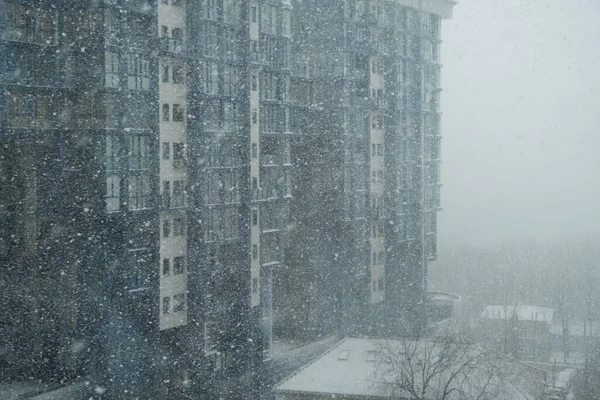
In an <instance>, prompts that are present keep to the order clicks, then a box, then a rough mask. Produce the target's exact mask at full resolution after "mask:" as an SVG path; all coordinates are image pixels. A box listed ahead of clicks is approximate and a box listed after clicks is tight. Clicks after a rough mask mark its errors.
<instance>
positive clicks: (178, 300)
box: [173, 293, 185, 312]
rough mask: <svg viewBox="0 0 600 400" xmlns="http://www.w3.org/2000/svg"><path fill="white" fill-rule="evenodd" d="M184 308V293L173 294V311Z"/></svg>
mask: <svg viewBox="0 0 600 400" xmlns="http://www.w3.org/2000/svg"><path fill="white" fill-rule="evenodd" d="M184 310H185V294H183V293H182V294H176V295H175V296H173V312H180V311H184Z"/></svg>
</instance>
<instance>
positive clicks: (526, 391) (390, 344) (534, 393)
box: [274, 338, 546, 400]
mask: <svg viewBox="0 0 600 400" xmlns="http://www.w3.org/2000/svg"><path fill="white" fill-rule="evenodd" d="M450 343H451V342H450ZM457 343H458V342H457ZM450 346H452V344H451V345H450ZM458 346H466V347H460V349H461V350H464V351H460V352H454V351H453V349H452V350H449V345H448V343H446V342H432V341H427V340H422V341H418V342H414V341H404V340H384V339H365V338H361V339H357V338H346V339H344V340H342V341H340V342H339V343H338V344H337V345H335V346H334V347H333V348H331V349H330V350H329V351H328V352H326V353H325V354H323V355H322V356H320V357H319V358H317V359H315V360H314V361H313V362H311V363H310V364H308V365H306V366H305V367H303V368H302V369H300V370H299V371H297V372H296V373H294V374H293V375H291V376H290V377H288V378H287V379H285V380H284V381H283V382H281V383H280V384H278V385H277V386H276V387H275V389H274V390H275V393H276V396H277V397H276V398H277V400H318V399H331V398H336V399H344V400H350V399H352V400H363V399H364V400H367V399H369V400H374V399H384V398H385V399H388V398H395V399H409V398H413V396H412V395H410V394H409V392H408V391H406V389H404V388H403V387H401V385H400V384H399V383H398V382H400V381H405V380H406V379H405V378H407V377H406V376H404V377H403V376H400V373H398V372H395V371H398V370H406V368H395V367H396V366H400V365H403V366H405V365H406V360H405V359H404V358H403V355H406V354H407V353H410V354H411V356H412V357H413V358H411V361H412V362H413V364H414V365H421V366H423V365H425V366H431V367H434V365H433V364H431V363H432V361H430V360H437V359H440V358H441V359H444V360H446V361H445V364H444V366H443V368H444V373H442V374H440V375H437V374H436V375H435V376H432V379H431V382H433V383H431V384H429V385H428V386H427V387H428V390H427V392H426V393H427V394H426V397H425V398H431V399H437V398H440V396H439V394H440V391H441V390H442V388H444V387H445V389H446V390H448V389H451V388H452V387H454V385H457V386H460V387H461V388H462V389H461V390H462V393H463V394H466V395H467V396H469V394H470V393H471V392H472V394H473V396H472V397H473V398H477V397H478V394H480V393H481V390H482V388H483V387H484V386H485V385H486V382H487V383H488V386H487V387H494V388H495V390H494V393H493V394H492V395H493V398H494V399H498V400H502V399H506V400H509V399H510V400H536V399H541V398H542V397H543V390H544V384H545V379H546V374H545V373H544V372H543V371H540V370H538V369H536V368H533V367H531V366H528V365H525V364H523V363H521V362H518V361H516V360H514V359H511V358H509V357H505V356H502V355H499V354H496V353H492V352H489V351H487V350H485V349H483V348H482V347H480V346H478V345H468V344H464V343H459V344H458ZM406 349H411V350H414V351H407V350H406ZM457 353H458V354H460V355H457ZM442 354H443V355H446V356H447V355H448V354H452V357H440V355H442ZM467 359H468V360H473V361H472V362H471V361H469V366H468V370H467V369H465V370H464V372H465V373H464V374H457V375H462V376H465V377H466V378H465V379H464V380H460V381H451V380H450V378H449V376H450V375H451V374H453V373H454V372H455V371H457V370H458V369H460V368H464V365H465V364H466V363H465V360H467ZM419 362H421V364H419ZM437 367H440V365H437ZM433 369H435V368H432V370H433ZM393 371H394V372H393ZM420 372H421V371H419V372H418V373H415V374H413V375H412V378H414V380H416V381H417V383H416V386H418V387H420V388H422V386H423V385H422V383H421V382H422V381H423V380H425V379H421V378H420V376H421V375H420ZM446 372H447V374H446ZM408 378H410V377H408ZM449 381H450V382H451V384H450V385H448V386H447V387H446V386H445V383H447V382H449ZM486 390H487V389H486ZM447 398H448V399H454V398H455V397H453V396H452V395H450V396H449V397H447ZM467 398H470V397H467ZM486 398H487V397H486Z"/></svg>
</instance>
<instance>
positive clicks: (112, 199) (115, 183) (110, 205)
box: [106, 175, 121, 211]
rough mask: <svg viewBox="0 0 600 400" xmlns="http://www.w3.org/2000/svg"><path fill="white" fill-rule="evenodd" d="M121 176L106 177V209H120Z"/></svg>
mask: <svg viewBox="0 0 600 400" xmlns="http://www.w3.org/2000/svg"><path fill="white" fill-rule="evenodd" d="M120 192H121V178H119V177H118V176H114V175H113V176H107V177H106V211H119V208H120Z"/></svg>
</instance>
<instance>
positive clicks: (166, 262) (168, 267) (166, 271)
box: [162, 258, 171, 276]
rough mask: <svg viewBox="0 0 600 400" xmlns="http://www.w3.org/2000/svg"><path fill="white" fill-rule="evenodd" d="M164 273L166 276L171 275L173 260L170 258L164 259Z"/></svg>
mask: <svg viewBox="0 0 600 400" xmlns="http://www.w3.org/2000/svg"><path fill="white" fill-rule="evenodd" d="M162 273H163V275H164V276H168V275H171V260H170V259H169V258H165V259H163V269H162Z"/></svg>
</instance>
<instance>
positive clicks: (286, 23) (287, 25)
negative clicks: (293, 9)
mask: <svg viewBox="0 0 600 400" xmlns="http://www.w3.org/2000/svg"><path fill="white" fill-rule="evenodd" d="M281 19H282V20H281V34H282V35H283V36H290V35H291V22H290V21H291V18H290V10H287V9H284V10H283V11H282V14H281Z"/></svg>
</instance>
